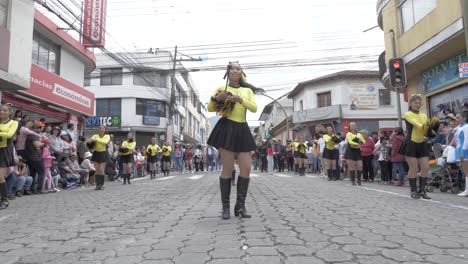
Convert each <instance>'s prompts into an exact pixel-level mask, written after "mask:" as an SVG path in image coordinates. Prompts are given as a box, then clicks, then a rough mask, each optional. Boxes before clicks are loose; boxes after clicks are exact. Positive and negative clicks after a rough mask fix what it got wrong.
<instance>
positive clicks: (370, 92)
mask: <svg viewBox="0 0 468 264" xmlns="http://www.w3.org/2000/svg"><path fill="white" fill-rule="evenodd" d="M349 90H350V98H349V99H350V101H351V104H350V109H351V110H376V109H378V108H379V93H378V92H379V88H378V86H377V85H375V84H368V85H362V84H359V85H355V86H351V87H350V88H349Z"/></svg>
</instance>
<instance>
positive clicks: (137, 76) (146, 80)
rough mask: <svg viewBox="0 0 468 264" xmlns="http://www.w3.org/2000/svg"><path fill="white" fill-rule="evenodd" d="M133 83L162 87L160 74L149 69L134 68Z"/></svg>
mask: <svg viewBox="0 0 468 264" xmlns="http://www.w3.org/2000/svg"><path fill="white" fill-rule="evenodd" d="M133 84H134V85H141V86H149V87H162V86H161V76H160V74H159V73H157V72H155V71H151V70H148V69H138V70H134V72H133Z"/></svg>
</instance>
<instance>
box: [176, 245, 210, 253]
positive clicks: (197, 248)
mask: <svg viewBox="0 0 468 264" xmlns="http://www.w3.org/2000/svg"><path fill="white" fill-rule="evenodd" d="M213 249H214V246H213V245H187V246H185V247H183V248H180V249H179V250H180V252H182V253H205V252H208V251H211V250H213Z"/></svg>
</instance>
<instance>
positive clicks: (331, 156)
mask: <svg viewBox="0 0 468 264" xmlns="http://www.w3.org/2000/svg"><path fill="white" fill-rule="evenodd" d="M338 153H339V152H338V150H337V149H333V150H331V149H327V148H325V149H324V150H323V156H322V158H324V159H328V160H336V159H338Z"/></svg>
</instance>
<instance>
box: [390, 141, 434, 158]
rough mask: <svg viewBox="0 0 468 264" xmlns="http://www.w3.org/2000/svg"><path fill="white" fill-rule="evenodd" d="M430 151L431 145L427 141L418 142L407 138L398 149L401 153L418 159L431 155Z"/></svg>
mask: <svg viewBox="0 0 468 264" xmlns="http://www.w3.org/2000/svg"><path fill="white" fill-rule="evenodd" d="M429 152H430V146H429V145H428V143H427V142H422V143H416V142H414V141H412V140H405V141H404V142H403V144H401V147H400V149H399V150H398V153H399V154H401V155H404V156H406V157H411V158H417V159H419V158H424V157H429Z"/></svg>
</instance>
